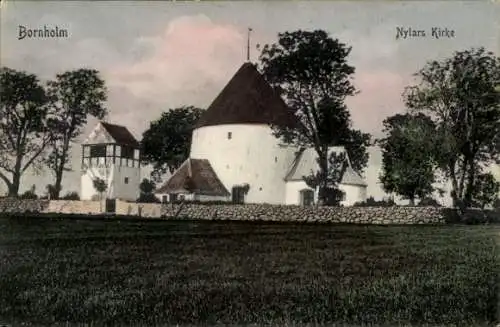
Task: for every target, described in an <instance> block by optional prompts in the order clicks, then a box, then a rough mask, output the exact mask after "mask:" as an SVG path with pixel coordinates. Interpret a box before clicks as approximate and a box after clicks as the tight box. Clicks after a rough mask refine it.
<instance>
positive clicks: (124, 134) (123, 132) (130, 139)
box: [101, 122, 139, 147]
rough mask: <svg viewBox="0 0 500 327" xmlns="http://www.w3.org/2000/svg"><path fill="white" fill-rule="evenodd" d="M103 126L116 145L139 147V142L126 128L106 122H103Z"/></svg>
mask: <svg viewBox="0 0 500 327" xmlns="http://www.w3.org/2000/svg"><path fill="white" fill-rule="evenodd" d="M101 125H102V126H103V127H104V129H106V131H107V132H108V133H109V135H111V137H112V138H113V139H114V140H115V141H116V143H118V144H122V145H131V146H134V147H139V142H137V140H136V139H135V137H134V136H133V135H132V133H130V131H129V130H128V129H127V128H126V127H124V126H120V125H114V124H110V123H105V122H101Z"/></svg>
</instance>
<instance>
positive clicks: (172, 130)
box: [141, 106, 203, 179]
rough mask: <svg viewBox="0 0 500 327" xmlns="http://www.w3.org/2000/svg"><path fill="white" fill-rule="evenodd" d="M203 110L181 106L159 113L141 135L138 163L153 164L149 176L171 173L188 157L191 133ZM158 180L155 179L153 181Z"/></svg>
mask: <svg viewBox="0 0 500 327" xmlns="http://www.w3.org/2000/svg"><path fill="white" fill-rule="evenodd" d="M202 113H203V109H200V108H196V107H193V106H184V107H180V108H176V109H171V110H169V111H166V112H164V113H162V115H161V117H160V118H159V119H157V120H155V121H153V122H151V124H150V126H149V129H148V130H146V131H145V132H144V133H143V134H142V142H141V143H142V160H143V162H144V163H145V164H152V165H153V173H152V176H159V175H161V174H164V173H166V172H167V171H169V172H170V173H171V174H172V173H174V171H175V170H177V168H179V167H180V165H181V164H182V163H183V162H184V160H186V159H187V158H188V157H189V150H190V145H191V137H192V132H193V129H194V127H195V124H196V122H197V121H198V119H199V118H200V116H201V114H202ZM155 179H158V178H155Z"/></svg>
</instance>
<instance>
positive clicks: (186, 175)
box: [155, 159, 230, 196]
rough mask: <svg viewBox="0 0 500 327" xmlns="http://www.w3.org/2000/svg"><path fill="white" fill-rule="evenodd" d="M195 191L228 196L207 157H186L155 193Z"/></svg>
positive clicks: (196, 192) (203, 193) (201, 193)
mask: <svg viewBox="0 0 500 327" xmlns="http://www.w3.org/2000/svg"><path fill="white" fill-rule="evenodd" d="M185 192H186V193H195V194H200V195H212V196H229V195H230V193H229V192H228V190H227V189H226V187H225V186H224V184H222V182H221V181H220V180H219V178H218V177H217V174H215V172H214V170H213V168H212V166H211V165H210V162H209V161H208V160H207V159H187V160H186V161H184V163H183V164H182V165H181V166H180V167H179V169H177V171H176V172H175V173H174V174H173V175H172V176H171V177H170V178H169V180H168V181H167V182H166V183H165V184H164V185H163V186H162V187H160V188H159V189H157V190H156V192H155V193H157V194H162V193H185Z"/></svg>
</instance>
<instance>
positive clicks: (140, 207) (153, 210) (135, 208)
mask: <svg viewBox="0 0 500 327" xmlns="http://www.w3.org/2000/svg"><path fill="white" fill-rule="evenodd" d="M161 209H162V205H161V204H159V203H134V202H125V201H120V200H116V214H117V215H126V216H141V217H146V218H159V217H160V216H161Z"/></svg>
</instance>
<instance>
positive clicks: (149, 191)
mask: <svg viewBox="0 0 500 327" xmlns="http://www.w3.org/2000/svg"><path fill="white" fill-rule="evenodd" d="M139 189H140V195H139V199H137V202H142V203H156V202H160V201H159V200H158V199H157V198H156V196H155V195H154V190H155V189H156V185H155V183H154V182H153V181H150V180H149V179H147V178H144V179H143V180H142V182H141V184H139Z"/></svg>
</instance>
